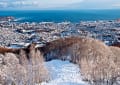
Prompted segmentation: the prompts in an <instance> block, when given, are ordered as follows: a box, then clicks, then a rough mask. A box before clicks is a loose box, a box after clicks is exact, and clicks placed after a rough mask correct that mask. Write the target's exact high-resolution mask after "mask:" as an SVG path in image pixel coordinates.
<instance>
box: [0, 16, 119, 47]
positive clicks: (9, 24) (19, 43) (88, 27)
mask: <svg viewBox="0 0 120 85" xmlns="http://www.w3.org/2000/svg"><path fill="white" fill-rule="evenodd" d="M69 36H82V37H92V38H95V39H99V40H102V41H103V42H105V44H107V45H112V44H119V42H120V20H119V19H118V20H104V21H103V20H99V21H80V22H78V23H71V22H61V23H54V22H40V23H37V22H32V23H30V22H19V21H15V18H14V17H11V16H9V17H0V45H1V46H7V47H12V48H16V47H17V48H19V47H20V48H21V47H25V46H28V45H29V44H30V43H37V44H38V46H41V45H44V44H45V43H46V42H50V41H53V40H56V39H59V38H63V37H69Z"/></svg>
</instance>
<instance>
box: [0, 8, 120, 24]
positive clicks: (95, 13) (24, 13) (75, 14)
mask: <svg viewBox="0 0 120 85" xmlns="http://www.w3.org/2000/svg"><path fill="white" fill-rule="evenodd" d="M0 16H13V17H15V18H16V21H19V22H56V23H58V22H64V21H69V22H73V23H76V22H80V21H97V20H116V19H119V18H120V9H119V10H2V11H0Z"/></svg>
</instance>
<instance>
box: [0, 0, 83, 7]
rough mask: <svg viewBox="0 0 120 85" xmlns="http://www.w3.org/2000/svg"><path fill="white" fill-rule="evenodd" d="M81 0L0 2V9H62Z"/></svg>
mask: <svg viewBox="0 0 120 85" xmlns="http://www.w3.org/2000/svg"><path fill="white" fill-rule="evenodd" d="M81 1H83V0H19V1H18V0H1V1H0V7H2V8H7V7H17V8H18V7H33V8H53V7H62V6H65V5H69V4H72V3H78V2H81Z"/></svg>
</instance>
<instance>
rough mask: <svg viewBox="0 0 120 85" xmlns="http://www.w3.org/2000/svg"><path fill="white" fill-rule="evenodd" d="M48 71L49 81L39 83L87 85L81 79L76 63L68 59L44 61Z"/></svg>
mask: <svg viewBox="0 0 120 85" xmlns="http://www.w3.org/2000/svg"><path fill="white" fill-rule="evenodd" d="M46 66H47V68H48V70H49V72H50V76H51V79H50V81H49V82H43V83H42V84H41V85H87V84H86V83H85V82H83V81H82V79H81V75H80V70H79V67H78V65H76V64H72V63H70V62H69V61H61V60H52V61H49V62H46Z"/></svg>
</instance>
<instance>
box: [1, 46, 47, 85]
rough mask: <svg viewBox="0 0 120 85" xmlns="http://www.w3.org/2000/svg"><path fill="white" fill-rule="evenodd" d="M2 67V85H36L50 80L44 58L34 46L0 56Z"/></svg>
mask: <svg viewBox="0 0 120 85" xmlns="http://www.w3.org/2000/svg"><path fill="white" fill-rule="evenodd" d="M4 49H5V48H4ZM18 51H19V52H18ZM0 66H1V67H0V84H2V85H34V84H36V83H41V82H42V81H46V80H47V79H48V71H47V69H46V68H45V66H44V59H43V56H42V54H41V52H40V51H39V50H38V49H36V48H35V47H34V45H33V44H32V45H31V46H29V47H28V48H26V49H20V50H18V49H17V53H12V52H11V53H10V52H8V53H7V52H4V54H0Z"/></svg>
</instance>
